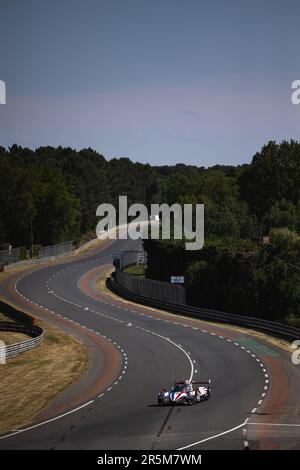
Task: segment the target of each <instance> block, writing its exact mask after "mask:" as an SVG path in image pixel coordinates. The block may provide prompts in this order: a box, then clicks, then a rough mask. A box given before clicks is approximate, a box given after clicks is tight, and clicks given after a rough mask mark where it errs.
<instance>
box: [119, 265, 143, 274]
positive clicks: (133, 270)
mask: <svg viewBox="0 0 300 470" xmlns="http://www.w3.org/2000/svg"><path fill="white" fill-rule="evenodd" d="M124 272H125V273H127V274H132V275H134V276H145V273H146V268H145V266H143V265H141V264H137V265H132V266H127V267H126V268H124Z"/></svg>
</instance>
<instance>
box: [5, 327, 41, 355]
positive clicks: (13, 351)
mask: <svg viewBox="0 0 300 470" xmlns="http://www.w3.org/2000/svg"><path fill="white" fill-rule="evenodd" d="M0 330H1V331H15V332H18V333H24V334H26V335H28V336H31V338H30V339H27V340H25V341H21V342H19V343H15V344H8V345H5V346H4V347H3V346H1V347H0V364H1V362H3V360H5V359H9V358H11V357H15V356H18V355H19V354H22V353H23V352H26V351H30V350H31V349H35V348H37V347H38V346H40V344H41V342H42V341H43V334H44V333H43V330H42V328H40V327H39V326H36V325H20V324H17V323H2V322H0Z"/></svg>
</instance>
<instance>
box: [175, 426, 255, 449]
mask: <svg viewBox="0 0 300 470" xmlns="http://www.w3.org/2000/svg"><path fill="white" fill-rule="evenodd" d="M247 422H248V419H246V421H244V422H243V423H242V424H239V425H238V426H235V427H234V428H231V429H228V430H227V431H224V432H220V433H219V434H215V435H214V436H210V437H206V438H205V439H202V440H201V441H198V442H193V444H188V445H187V446H183V447H179V448H178V449H176V450H184V449H188V448H189V447H193V446H196V445H198V444H202V443H203V442H207V441H210V440H212V439H216V438H217V437H220V436H224V435H225V434H229V433H230V432H233V431H235V430H236V429H239V428H241V427H242V426H245V424H247Z"/></svg>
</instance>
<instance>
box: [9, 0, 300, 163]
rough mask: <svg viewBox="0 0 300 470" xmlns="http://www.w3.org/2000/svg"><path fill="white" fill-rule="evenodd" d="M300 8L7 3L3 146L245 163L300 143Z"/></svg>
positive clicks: (231, 3)
mask: <svg viewBox="0 0 300 470" xmlns="http://www.w3.org/2000/svg"><path fill="white" fill-rule="evenodd" d="M299 18H300V3H299V2H298V1H296V0H287V1H283V0H280V1H278V0H261V1H258V0H252V1H247V2H246V1H241V0H240V1H237V0H226V1H225V0H215V1H202V0H186V1H177V0H160V1H157V0H151V1H145V0H127V1H126V0H123V1H120V0H98V1H96V0H51V1H50V0H48V1H47V0H26V1H22V0H0V54H1V55H0V57H1V60H0V79H1V80H4V81H5V82H6V85H7V104H6V105H0V145H3V146H9V145H11V144H12V143H18V144H20V145H23V146H29V147H32V148H35V147H37V146H40V145H54V146H57V145H63V146H71V147H75V148H77V149H80V148H82V147H87V146H91V147H93V148H95V149H96V150H98V151H99V152H101V153H103V154H104V155H105V156H106V157H108V158H110V157H113V156H126V157H129V158H131V159H133V160H135V161H141V162H149V163H152V164H169V163H170V164H173V163H176V162H184V163H192V164H197V165H205V166H208V165H213V164H217V163H219V164H222V163H223V164H237V163H243V162H248V161H250V159H251V157H252V155H253V154H254V153H255V152H256V151H257V150H258V149H260V147H261V146H262V145H263V144H264V143H265V142H267V141H268V140H270V139H275V140H282V139H290V138H295V139H300V126H299V124H300V105H299V106H295V105H292V104H291V100H290V95H291V89H290V87H291V83H292V81H293V80H296V79H300V67H299V62H300V61H299V52H298V48H299V44H300V41H299V39H300V32H299Z"/></svg>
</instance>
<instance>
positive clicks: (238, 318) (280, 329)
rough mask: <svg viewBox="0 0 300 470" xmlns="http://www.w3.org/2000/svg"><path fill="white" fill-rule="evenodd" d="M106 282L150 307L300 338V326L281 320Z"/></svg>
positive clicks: (131, 298)
mask: <svg viewBox="0 0 300 470" xmlns="http://www.w3.org/2000/svg"><path fill="white" fill-rule="evenodd" d="M123 274H125V273H123ZM106 284H107V287H108V288H109V289H110V290H111V291H113V292H114V293H116V294H117V295H120V296H121V297H124V298H126V299H128V300H132V301H134V302H137V303H140V304H143V305H148V306H150V307H155V308H158V309H161V310H167V311H169V312H173V313H178V314H180V315H185V316H190V317H195V318H199V319H201V320H208V321H212V322H219V323H227V324H230V325H237V326H243V327H245V328H252V329H255V330H259V331H263V332H265V333H268V334H272V335H273V336H280V337H283V338H288V339H289V340H294V339H300V328H296V327H294V326H289V325H285V324H283V323H280V322H272V321H269V320H263V319H260V318H256V317H248V316H246V315H235V314H232V313H225V312H220V311H217V310H209V309H206V308H200V307H193V306H190V305H178V304H172V303H170V302H165V301H162V300H158V299H150V298H148V297H144V296H142V295H138V294H135V293H133V292H131V291H130V290H128V289H127V288H125V287H123V286H121V285H120V284H118V283H117V282H116V281H115V279H114V278H113V277H111V278H108V279H107V282H106Z"/></svg>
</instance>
